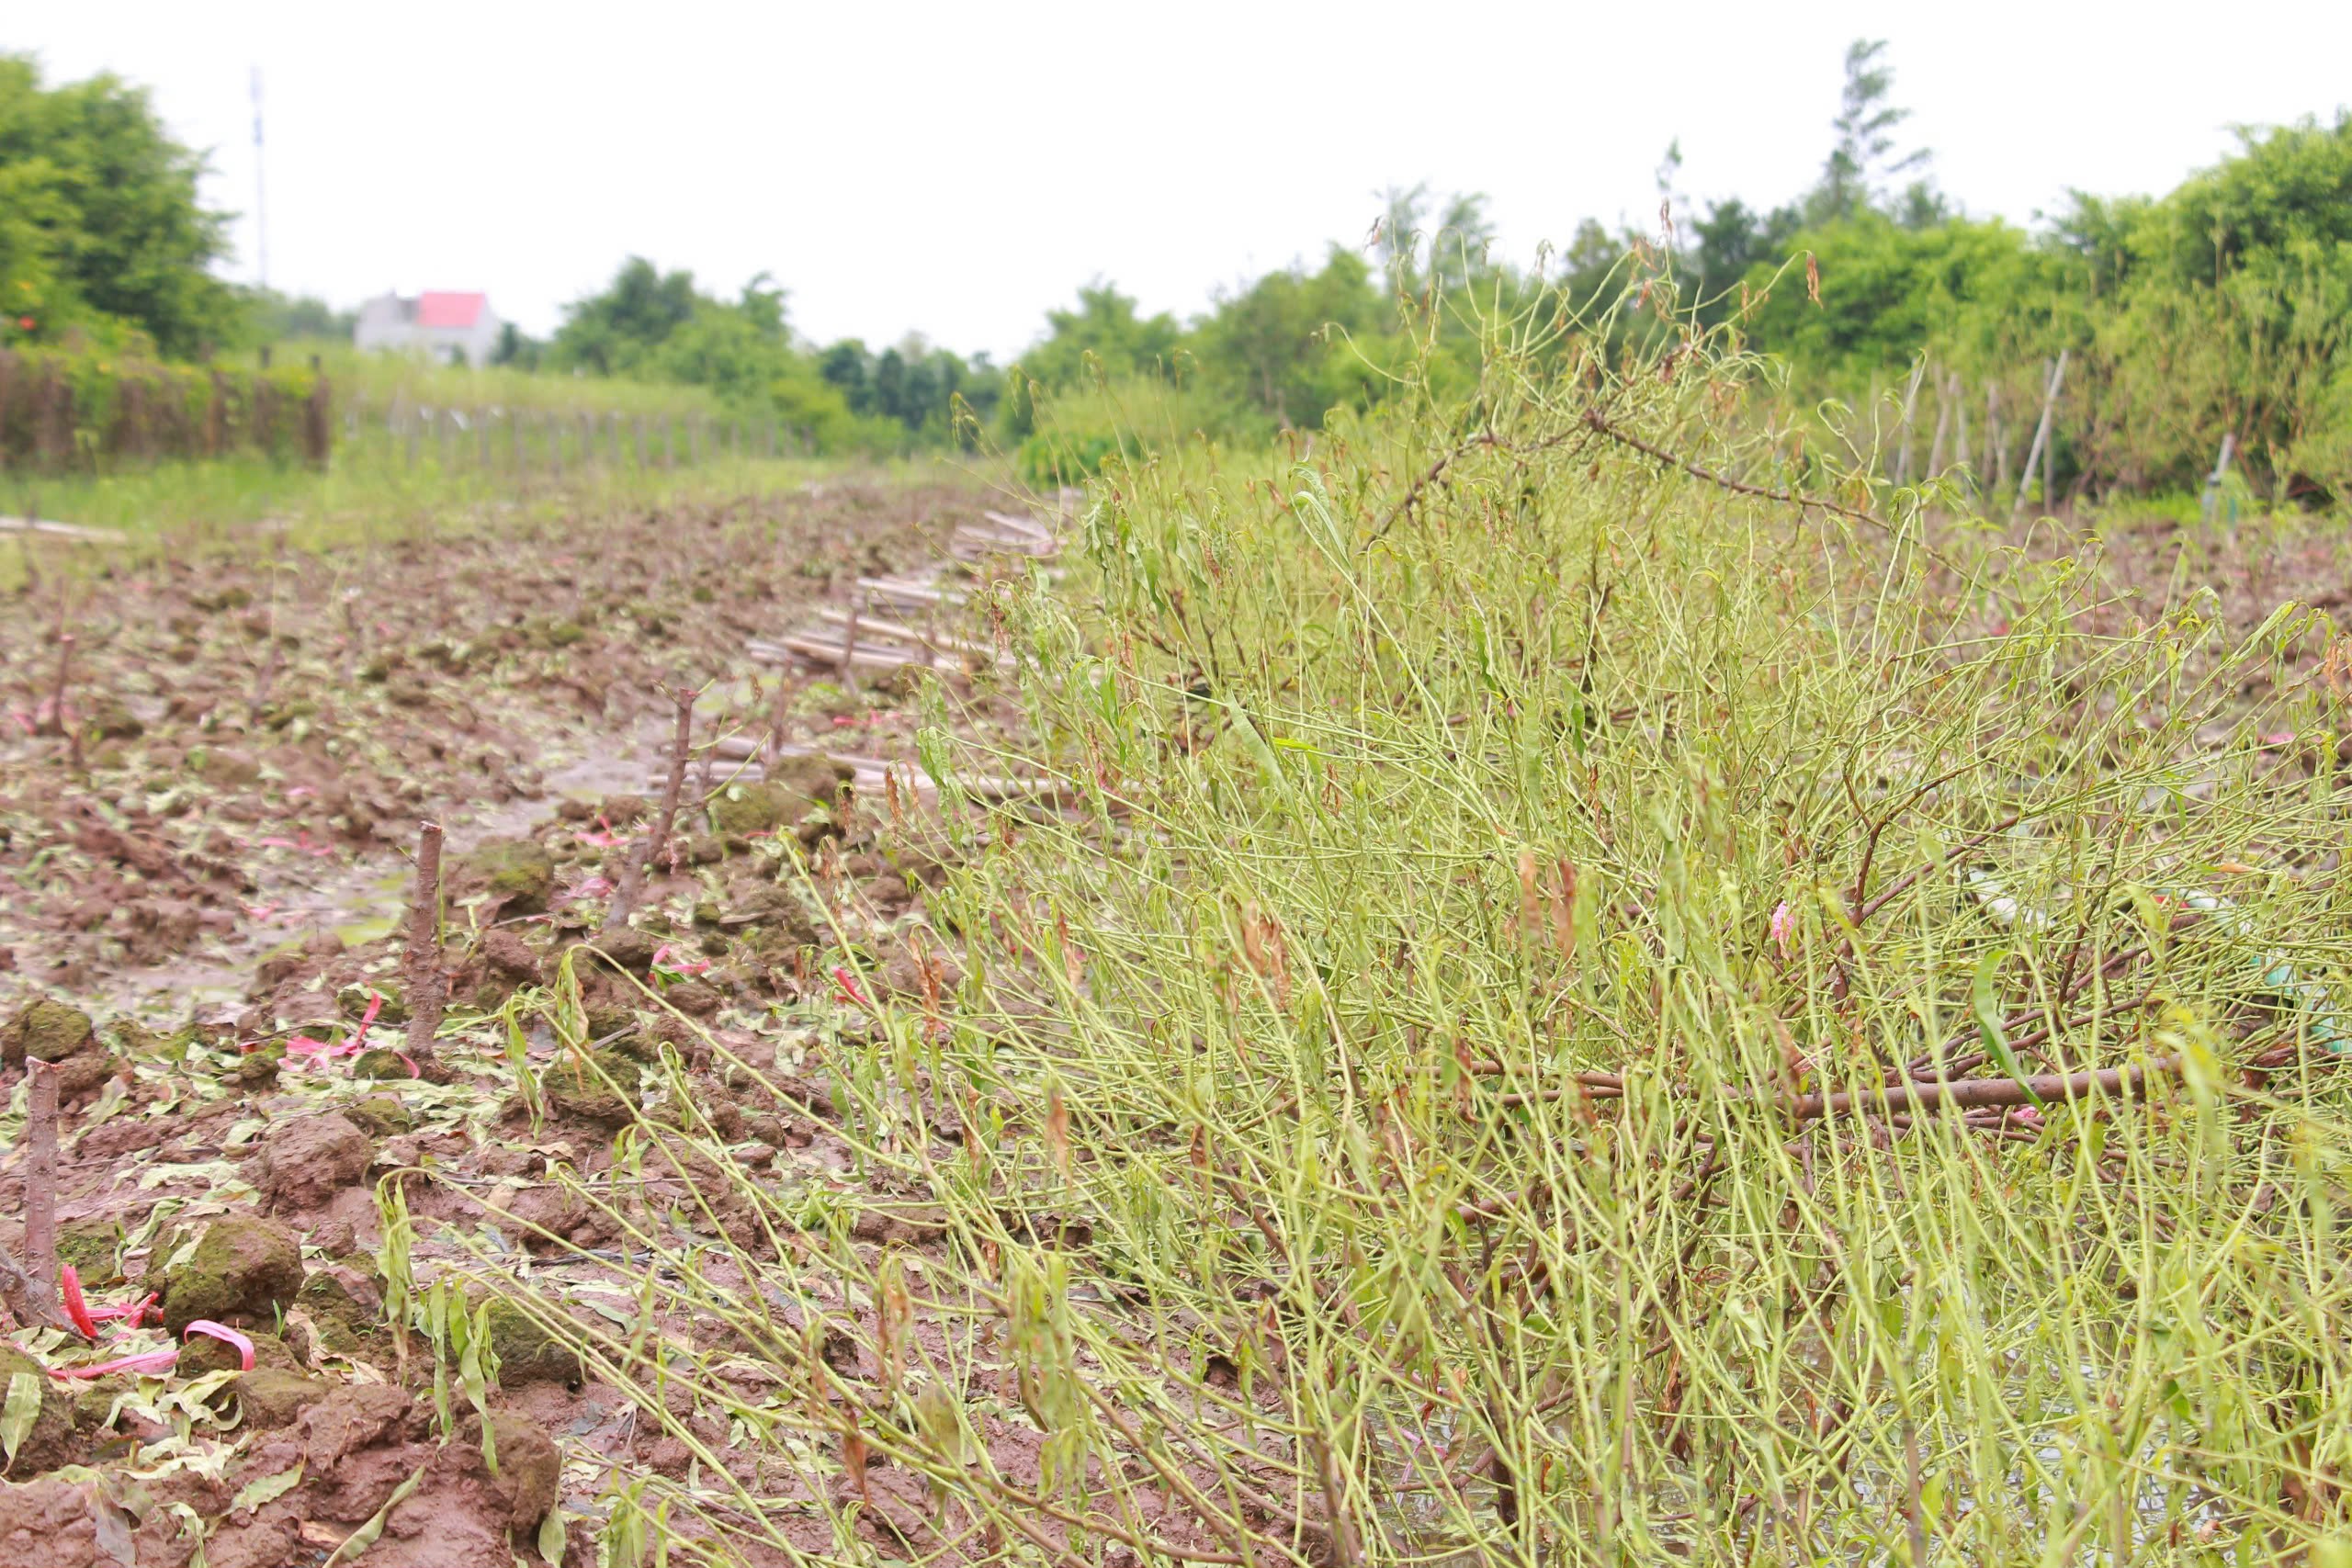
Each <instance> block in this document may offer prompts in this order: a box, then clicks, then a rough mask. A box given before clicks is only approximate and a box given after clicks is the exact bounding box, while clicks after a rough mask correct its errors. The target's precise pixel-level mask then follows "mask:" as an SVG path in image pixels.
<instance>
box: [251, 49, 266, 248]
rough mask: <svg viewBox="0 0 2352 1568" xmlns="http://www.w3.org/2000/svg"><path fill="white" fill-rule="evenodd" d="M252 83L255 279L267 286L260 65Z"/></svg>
mask: <svg viewBox="0 0 2352 1568" xmlns="http://www.w3.org/2000/svg"><path fill="white" fill-rule="evenodd" d="M253 85H254V261H255V265H254V271H255V272H256V273H257V274H258V275H259V276H258V279H257V281H258V282H259V283H260V284H261V286H262V287H263V288H268V287H269V206H268V203H267V202H266V201H265V200H263V198H262V197H263V192H262V178H261V67H260V66H258V65H256V66H254V68H253Z"/></svg>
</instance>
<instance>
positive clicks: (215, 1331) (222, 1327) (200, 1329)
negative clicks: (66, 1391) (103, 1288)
mask: <svg viewBox="0 0 2352 1568" xmlns="http://www.w3.org/2000/svg"><path fill="white" fill-rule="evenodd" d="M198 1334H201V1335H204V1336H206V1337H209V1338H213V1339H218V1340H220V1342H221V1343H222V1344H223V1345H226V1346H228V1347H229V1348H231V1349H232V1350H234V1351H236V1352H237V1367H238V1370H239V1371H247V1372H249V1371H253V1370H254V1342H253V1341H252V1340H251V1339H249V1338H247V1337H245V1336H244V1335H243V1334H240V1333H238V1332H237V1331H236V1330H235V1329H233V1328H232V1327H230V1326H229V1325H227V1324H225V1323H215V1322H213V1321H212V1320H211V1319H210V1318H206V1317H199V1318H198V1319H197V1320H196V1321H195V1322H193V1323H191V1324H189V1325H187V1333H186V1334H185V1335H183V1336H182V1337H183V1338H192V1337H195V1336H197V1335H198ZM179 1359H180V1351H179V1347H178V1346H176V1345H172V1346H166V1347H164V1348H163V1349H161V1350H142V1351H141V1352H140V1353H139V1354H138V1355H136V1356H118V1357H116V1358H115V1359H113V1360H111V1361H100V1362H99V1363H98V1364H97V1365H96V1366H95V1367H51V1368H50V1369H49V1375H50V1376H51V1377H53V1378H102V1377H107V1376H108V1375H110V1374H112V1373H115V1372H167V1371H171V1370H172V1368H173V1367H174V1366H175V1365H177V1364H178V1361H179Z"/></svg>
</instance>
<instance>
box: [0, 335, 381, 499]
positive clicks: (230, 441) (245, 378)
mask: <svg viewBox="0 0 2352 1568" xmlns="http://www.w3.org/2000/svg"><path fill="white" fill-rule="evenodd" d="M331 398H332V393H331V391H330V389H329V387H328V384H327V378H326V377H325V376H323V375H322V374H320V373H319V372H318V370H317V369H316V368H308V369H293V368H281V369H268V368H264V369H261V370H254V371H238V372H231V371H225V370H216V369H211V368H208V367H202V366H186V365H154V364H147V363H142V362H140V361H136V360H119V359H115V358H112V357H109V356H105V355H96V354H91V353H88V352H86V351H85V352H77V353H65V352H49V351H40V350H35V351H30V352H23V353H10V352H7V351H0V470H7V471H16V472H29V473H42V474H63V473H84V474H88V473H99V472H104V471H107V470H108V469H111V468H118V467H122V466H130V465H139V464H144V463H151V462H156V461H162V460H166V459H186V458H192V457H229V456H233V455H236V454H239V453H251V454H256V455H259V456H262V457H268V458H270V459H272V460H275V461H279V462H304V463H310V464H312V465H317V466H323V465H324V464H325V463H326V460H327V457H328V453H329V448H330V446H332V442H333V432H334V416H333V410H332V406H331Z"/></svg>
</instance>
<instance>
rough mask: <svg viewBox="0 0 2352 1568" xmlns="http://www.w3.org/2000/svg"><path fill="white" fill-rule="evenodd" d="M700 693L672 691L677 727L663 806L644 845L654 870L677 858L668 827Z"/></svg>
mask: <svg viewBox="0 0 2352 1568" xmlns="http://www.w3.org/2000/svg"><path fill="white" fill-rule="evenodd" d="M696 695H698V694H697V693H695V692H690V691H687V690H685V689H684V688H683V687H674V688H673V689H672V690H671V693H670V700H671V701H672V702H673V703H675V704H677V705H678V728H677V731H676V733H674V734H673V735H672V736H671V737H670V776H669V778H668V779H666V780H665V781H663V783H662V809H661V810H660V811H659V812H658V813H656V814H655V816H654V818H653V838H652V840H651V841H650V842H649V843H648V844H647V845H646V855H645V858H646V860H647V861H648V862H650V863H651V864H652V866H653V869H654V870H656V871H660V870H662V869H664V864H663V863H664V861H665V860H666V861H668V862H669V863H670V864H669V865H668V869H670V870H673V871H674V870H676V869H677V867H676V863H675V862H676V857H675V856H674V855H672V854H671V853H670V827H671V824H672V823H673V822H674V821H676V819H677V816H678V795H679V792H680V791H681V790H682V789H684V786H685V782H686V753H687V752H688V751H689V750H692V749H693V746H694V737H695V696H696Z"/></svg>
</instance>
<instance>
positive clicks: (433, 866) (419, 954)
mask: <svg viewBox="0 0 2352 1568" xmlns="http://www.w3.org/2000/svg"><path fill="white" fill-rule="evenodd" d="M403 967H405V968H406V970H407V971H408V1054H409V1055H410V1056H412V1057H413V1058H414V1059H415V1061H416V1063H417V1065H418V1066H425V1065H427V1064H429V1063H431V1062H433V1061H434V1055H433V1037H434V1036H435V1034H438V1033H439V1032H441V1010H442V1008H443V1007H444V1006H446V1005H447V1001H448V995H447V992H448V985H449V981H448V976H447V974H446V973H445V972H444V970H443V968H442V960H441V825H440V824H439V823H438V822H424V823H420V824H418V826H417V830H416V892H415V895H414V907H413V908H411V909H410V910H409V919H408V953H407V961H406V963H405V964H404V965H403Z"/></svg>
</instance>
